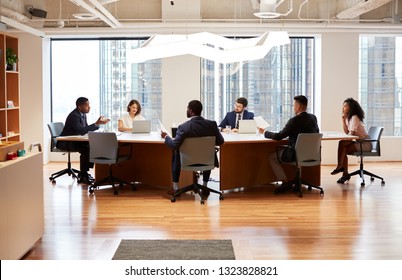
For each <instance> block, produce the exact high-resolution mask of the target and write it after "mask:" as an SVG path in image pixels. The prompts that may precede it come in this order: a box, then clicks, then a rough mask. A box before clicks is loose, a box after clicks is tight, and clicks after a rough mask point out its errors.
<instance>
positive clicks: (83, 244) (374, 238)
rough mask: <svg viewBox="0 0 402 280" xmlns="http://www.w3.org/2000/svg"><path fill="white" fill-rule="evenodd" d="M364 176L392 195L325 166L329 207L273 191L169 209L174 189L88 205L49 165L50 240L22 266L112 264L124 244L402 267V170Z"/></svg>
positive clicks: (103, 195) (106, 195)
mask: <svg viewBox="0 0 402 280" xmlns="http://www.w3.org/2000/svg"><path fill="white" fill-rule="evenodd" d="M365 167H366V169H367V170H370V171H371V172H374V173H377V174H379V175H381V176H383V177H384V178H385V186H381V184H380V181H378V180H375V181H374V182H370V180H369V179H368V178H367V180H366V187H365V188H361V187H360V179H359V178H353V179H352V180H351V181H350V182H349V183H348V184H346V185H339V184H337V183H336V180H337V178H338V177H337V176H331V175H329V173H330V171H331V170H332V169H333V168H334V167H333V166H323V167H322V186H323V187H324V189H325V195H324V196H323V197H320V195H319V192H318V191H311V192H309V193H305V195H304V197H303V198H299V197H298V196H297V195H296V194H294V193H286V194H281V195H274V194H273V190H274V187H275V186H274V185H268V186H255V187H249V188H244V189H242V190H236V191H232V192H228V193H225V195H224V196H225V199H224V200H223V201H220V200H219V199H218V196H217V195H214V194H212V195H211V196H210V198H209V199H208V200H207V201H206V203H205V204H204V205H201V204H200V203H199V200H198V198H196V197H194V196H192V195H190V194H185V195H182V197H181V198H179V199H178V200H177V201H176V202H175V203H172V202H170V199H169V196H167V195H166V190H167V187H155V186H153V187H151V186H146V185H138V190H137V191H135V192H134V191H132V190H131V189H129V188H127V189H126V188H125V189H123V190H122V191H120V192H119V194H118V195H113V194H112V190H111V189H110V188H108V187H106V188H101V189H100V190H98V191H96V192H95V194H93V195H90V194H88V191H87V188H86V187H85V186H81V185H79V184H77V182H75V181H74V180H73V179H72V178H71V177H68V176H63V177H61V178H59V179H58V180H57V183H56V184H52V183H51V182H49V180H48V177H49V175H50V174H51V173H53V172H55V171H57V170H59V169H62V168H64V164H61V163H52V164H49V165H46V166H45V167H44V176H43V178H44V179H43V181H44V199H45V234H44V235H43V237H42V239H41V240H40V241H38V242H37V243H36V244H35V246H34V247H33V248H32V250H30V251H29V252H28V253H27V254H26V255H25V257H24V259H29V260H32V259H40V260H42V259H43V260H70V259H75V260H100V259H103V260H107V259H111V258H112V256H113V254H114V252H115V250H116V248H117V246H118V245H119V242H120V241H121V239H231V240H232V242H233V246H234V251H235V255H236V259H239V260H294V259H297V260H300V259H308V260H319V259H328V260H374V259H383V260H384V259H385V260H389V259H399V260H400V259H402V249H401V248H402V176H401V170H402V162H398V163H395V162H385V163H366V164H365ZM351 169H352V170H354V168H353V167H352V168H351ZM155 176H157V174H155ZM234 176H236V175H235V174H234ZM212 177H213V178H214V174H213V176H212ZM215 179H217V178H216V177H215ZM214 184H215V185H216V183H212V184H211V185H214Z"/></svg>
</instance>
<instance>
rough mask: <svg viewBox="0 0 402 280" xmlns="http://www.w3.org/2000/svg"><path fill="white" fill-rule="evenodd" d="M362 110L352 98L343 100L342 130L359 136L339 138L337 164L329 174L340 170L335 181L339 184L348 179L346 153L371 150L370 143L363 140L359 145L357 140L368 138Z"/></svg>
mask: <svg viewBox="0 0 402 280" xmlns="http://www.w3.org/2000/svg"><path fill="white" fill-rule="evenodd" d="M363 119H364V111H363V109H362V107H361V106H360V104H359V103H358V102H357V101H356V100H354V99H353V98H348V99H346V100H345V101H344V102H343V107H342V124H343V130H344V131H345V133H346V134H349V135H356V136H358V137H359V138H358V139H357V141H354V140H341V141H339V144H338V165H337V167H336V168H335V169H334V171H332V172H331V175H335V174H338V173H340V172H342V177H341V178H340V179H339V180H338V181H337V182H338V183H339V184H343V183H345V182H346V181H348V180H349V179H350V175H349V172H348V157H347V155H348V154H353V153H354V152H357V151H360V150H361V148H362V149H363V151H371V148H372V146H371V143H370V142H364V143H362V145H360V143H359V140H361V139H368V138H369V136H368V134H367V132H366V129H365V128H364V123H363Z"/></svg>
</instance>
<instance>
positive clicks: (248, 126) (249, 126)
mask: <svg viewBox="0 0 402 280" xmlns="http://www.w3.org/2000/svg"><path fill="white" fill-rule="evenodd" d="M256 131H257V124H256V122H255V120H239V134H255V133H256Z"/></svg>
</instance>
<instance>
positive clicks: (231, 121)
mask: <svg viewBox="0 0 402 280" xmlns="http://www.w3.org/2000/svg"><path fill="white" fill-rule="evenodd" d="M236 117H237V113H236V112H235V111H232V112H229V113H227V114H226V116H225V118H224V119H223V120H222V122H221V124H220V125H219V127H220V128H226V126H227V125H230V126H231V127H232V128H235V127H236ZM253 118H254V113H252V112H249V111H247V110H243V120H252V119H253Z"/></svg>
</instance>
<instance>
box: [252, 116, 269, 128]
mask: <svg viewBox="0 0 402 280" xmlns="http://www.w3.org/2000/svg"><path fill="white" fill-rule="evenodd" d="M254 120H255V123H256V124H257V127H258V128H267V127H268V126H269V123H267V121H266V120H264V118H263V117H261V116H258V117H254Z"/></svg>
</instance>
